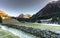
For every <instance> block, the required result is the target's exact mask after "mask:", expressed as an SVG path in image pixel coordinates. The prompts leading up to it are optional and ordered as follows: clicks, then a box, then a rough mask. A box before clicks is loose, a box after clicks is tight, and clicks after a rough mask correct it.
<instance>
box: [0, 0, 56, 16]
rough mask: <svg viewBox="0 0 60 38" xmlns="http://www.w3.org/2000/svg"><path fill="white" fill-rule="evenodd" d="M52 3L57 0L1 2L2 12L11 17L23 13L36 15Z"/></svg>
mask: <svg viewBox="0 0 60 38" xmlns="http://www.w3.org/2000/svg"><path fill="white" fill-rule="evenodd" d="M51 1H57V0H0V10H4V11H5V12H6V13H7V14H8V15H10V16H19V15H20V14H21V13H26V14H36V13H37V12H38V11H39V10H41V9H42V8H43V7H44V6H45V5H46V4H48V3H49V2H51Z"/></svg>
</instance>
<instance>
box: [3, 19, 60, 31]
mask: <svg viewBox="0 0 60 38" xmlns="http://www.w3.org/2000/svg"><path fill="white" fill-rule="evenodd" d="M3 23H11V24H16V25H19V26H26V27H32V28H37V29H46V30H60V26H48V25H47V26H46V25H41V24H33V23H21V22H18V21H17V20H15V19H10V20H4V21H3Z"/></svg>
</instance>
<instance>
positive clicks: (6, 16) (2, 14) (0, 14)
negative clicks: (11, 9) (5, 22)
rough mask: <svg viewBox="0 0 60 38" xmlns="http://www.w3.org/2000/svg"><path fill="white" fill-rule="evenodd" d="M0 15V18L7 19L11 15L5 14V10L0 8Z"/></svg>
mask: <svg viewBox="0 0 60 38" xmlns="http://www.w3.org/2000/svg"><path fill="white" fill-rule="evenodd" d="M0 16H1V17H2V19H7V18H8V19H9V18H10V17H11V16H9V15H8V14H6V12H5V11H3V10H0Z"/></svg>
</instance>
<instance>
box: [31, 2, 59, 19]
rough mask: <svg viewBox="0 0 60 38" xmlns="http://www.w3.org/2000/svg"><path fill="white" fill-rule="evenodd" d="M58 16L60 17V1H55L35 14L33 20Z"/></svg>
mask: <svg viewBox="0 0 60 38" xmlns="http://www.w3.org/2000/svg"><path fill="white" fill-rule="evenodd" d="M57 17H58V18H60V1H53V2H50V3H48V4H47V5H46V6H45V7H43V8H42V9H41V10H40V11H39V12H37V13H36V14H34V15H33V16H32V17H31V20H40V19H49V18H52V19H57Z"/></svg>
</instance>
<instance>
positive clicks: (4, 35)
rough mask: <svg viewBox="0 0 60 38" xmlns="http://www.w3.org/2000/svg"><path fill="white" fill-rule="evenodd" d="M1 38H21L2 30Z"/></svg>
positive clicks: (0, 31)
mask: <svg viewBox="0 0 60 38" xmlns="http://www.w3.org/2000/svg"><path fill="white" fill-rule="evenodd" d="M0 38H19V37H18V36H15V35H13V34H12V33H10V32H8V31H6V30H2V29H0Z"/></svg>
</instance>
